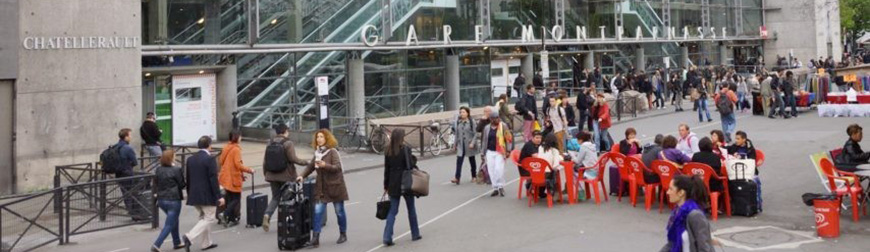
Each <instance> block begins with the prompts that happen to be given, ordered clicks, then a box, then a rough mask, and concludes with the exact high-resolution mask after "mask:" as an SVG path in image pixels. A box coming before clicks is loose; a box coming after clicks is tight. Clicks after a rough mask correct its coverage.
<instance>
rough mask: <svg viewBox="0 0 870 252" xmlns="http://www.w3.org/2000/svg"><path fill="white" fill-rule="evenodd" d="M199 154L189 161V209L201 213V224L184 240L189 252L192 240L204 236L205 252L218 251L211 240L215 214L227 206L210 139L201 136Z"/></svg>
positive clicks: (185, 236) (198, 144) (186, 235)
mask: <svg viewBox="0 0 870 252" xmlns="http://www.w3.org/2000/svg"><path fill="white" fill-rule="evenodd" d="M197 146H198V147H199V149H200V150H199V152H197V153H196V154H194V155H193V156H191V157H189V158H188V159H187V205H189V206H194V207H195V208H196V210H197V211H198V212H199V222H197V223H196V225H195V226H193V228H192V229H190V231H189V232H187V233H186V234H184V236H183V237H182V238H183V240H184V248H185V250H186V251H187V252H190V246H191V242H190V241H191V239H194V240H195V239H196V238H197V237H200V236H202V243H201V244H202V250H208V249H212V248H215V247H217V244H216V243H214V241H212V240H211V225H212V224H214V223H217V219H216V218H215V211H216V210H217V206H223V205H224V199H223V198H221V196H220V188H219V186H218V179H217V175H218V165H217V161H216V160H215V158H214V157H212V156H211V155H210V154H209V152H210V151H211V138H210V137H208V136H202V137H200V138H199V141H198V142H197Z"/></svg>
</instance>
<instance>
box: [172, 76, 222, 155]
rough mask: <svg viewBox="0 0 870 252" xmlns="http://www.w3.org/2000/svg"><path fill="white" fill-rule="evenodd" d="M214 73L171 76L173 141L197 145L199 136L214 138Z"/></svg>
mask: <svg viewBox="0 0 870 252" xmlns="http://www.w3.org/2000/svg"><path fill="white" fill-rule="evenodd" d="M216 82H217V78H216V76H215V74H195V75H175V76H172V101H173V102H172V143H173V144H174V145H190V146H196V142H197V141H198V140H199V138H200V137H202V136H210V137H211V138H212V139H213V140H216V139H217V111H216V109H217V96H216V92H215V90H216V88H217V87H216Z"/></svg>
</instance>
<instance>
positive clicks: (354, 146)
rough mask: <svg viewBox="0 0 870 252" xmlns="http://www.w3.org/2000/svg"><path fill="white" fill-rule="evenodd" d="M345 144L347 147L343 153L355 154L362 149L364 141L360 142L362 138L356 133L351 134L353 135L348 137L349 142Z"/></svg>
mask: <svg viewBox="0 0 870 252" xmlns="http://www.w3.org/2000/svg"><path fill="white" fill-rule="evenodd" d="M344 144H345V147H344V150H343V151H344V152H347V153H354V152H357V151H359V149H360V148H362V140H360V136H359V135H357V134H355V133H351V135H350V136H348V137H347V142H345V143H344Z"/></svg>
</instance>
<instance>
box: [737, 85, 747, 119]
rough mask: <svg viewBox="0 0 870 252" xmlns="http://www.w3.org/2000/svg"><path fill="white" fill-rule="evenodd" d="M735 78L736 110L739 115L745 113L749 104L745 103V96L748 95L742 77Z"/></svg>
mask: <svg viewBox="0 0 870 252" xmlns="http://www.w3.org/2000/svg"><path fill="white" fill-rule="evenodd" d="M737 78H738V80H737V110H740V113H744V112H746V109H748V108H749V106H746V105H748V104H749V102H748V101H746V99H747V98H746V96H748V95H749V86H748V85H747V83H746V79H744V78H743V76H739V77H737Z"/></svg>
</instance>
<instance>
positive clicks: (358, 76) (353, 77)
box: [347, 57, 366, 134]
mask: <svg viewBox="0 0 870 252" xmlns="http://www.w3.org/2000/svg"><path fill="white" fill-rule="evenodd" d="M364 63H365V61H364V60H363V59H359V58H357V57H348V68H347V89H348V90H347V115H348V117H350V118H365V115H366V92H365V83H366V82H365V70H364V68H363V64H364ZM358 130H360V132H358V133H360V134H365V132H362V131H365V127H359V128H358Z"/></svg>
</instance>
